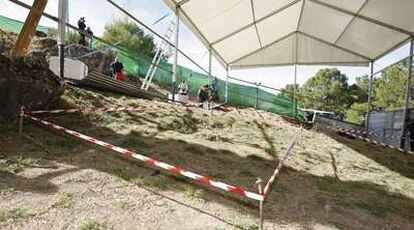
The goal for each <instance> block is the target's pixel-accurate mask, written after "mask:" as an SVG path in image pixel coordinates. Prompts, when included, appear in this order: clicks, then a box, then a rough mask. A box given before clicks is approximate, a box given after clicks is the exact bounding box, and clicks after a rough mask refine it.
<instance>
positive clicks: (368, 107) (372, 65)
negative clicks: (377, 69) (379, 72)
mask: <svg viewBox="0 0 414 230" xmlns="http://www.w3.org/2000/svg"><path fill="white" fill-rule="evenodd" d="M370 65H371V73H370V75H369V84H368V102H367V114H366V115H365V132H368V131H369V112H370V111H371V103H372V79H373V77H374V61H371V64H370Z"/></svg>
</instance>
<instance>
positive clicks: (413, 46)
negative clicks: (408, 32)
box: [400, 38, 414, 149]
mask: <svg viewBox="0 0 414 230" xmlns="http://www.w3.org/2000/svg"><path fill="white" fill-rule="evenodd" d="M413 49H414V38H411V40H410V59H408V75H407V82H406V83H405V106H404V113H403V117H402V129H401V137H400V148H402V149H404V145H405V136H406V135H405V134H406V132H407V121H408V119H407V118H408V107H409V106H410V99H411V92H410V91H411V75H412V74H413V58H412V55H413V53H414V50H413Z"/></svg>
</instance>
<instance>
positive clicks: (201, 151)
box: [184, 144, 205, 155]
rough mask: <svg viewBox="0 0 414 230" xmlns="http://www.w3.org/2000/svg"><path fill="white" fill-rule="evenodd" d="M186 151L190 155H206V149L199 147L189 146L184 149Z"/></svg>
mask: <svg viewBox="0 0 414 230" xmlns="http://www.w3.org/2000/svg"><path fill="white" fill-rule="evenodd" d="M184 149H185V150H186V151H188V152H190V153H193V154H196V155H204V154H205V153H204V149H203V148H200V147H199V146H196V145H192V144H188V145H186V146H185V147H184Z"/></svg>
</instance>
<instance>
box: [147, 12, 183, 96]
mask: <svg viewBox="0 0 414 230" xmlns="http://www.w3.org/2000/svg"><path fill="white" fill-rule="evenodd" d="M175 26H176V25H175V22H174V20H171V22H170V24H169V26H168V29H167V31H166V32H165V34H164V37H165V38H166V39H167V40H170V39H171V36H172V35H173V33H174V30H175ZM165 50H166V55H167V56H169V55H170V54H171V52H172V51H173V47H172V46H170V45H169V44H168V43H167V42H166V41H165V40H162V41H161V44H160V45H159V46H158V47H157V50H156V52H155V56H154V58H153V59H152V62H151V66H150V68H149V69H148V72H147V74H146V75H145V79H144V81H143V82H142V85H141V89H143V90H145V91H147V90H148V88H149V86H150V84H151V82H152V79H153V77H154V75H155V72H156V71H157V67H158V65H159V63H160V61H161V59H162V57H163V51H165Z"/></svg>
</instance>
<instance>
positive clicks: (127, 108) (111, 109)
mask: <svg viewBox="0 0 414 230" xmlns="http://www.w3.org/2000/svg"><path fill="white" fill-rule="evenodd" d="M148 107H149V106H141V107H134V106H124V107H102V108H87V109H56V110H38V111H28V112H25V113H26V114H32V115H39V114H70V113H90V112H121V111H136V110H142V109H144V108H148Z"/></svg>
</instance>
